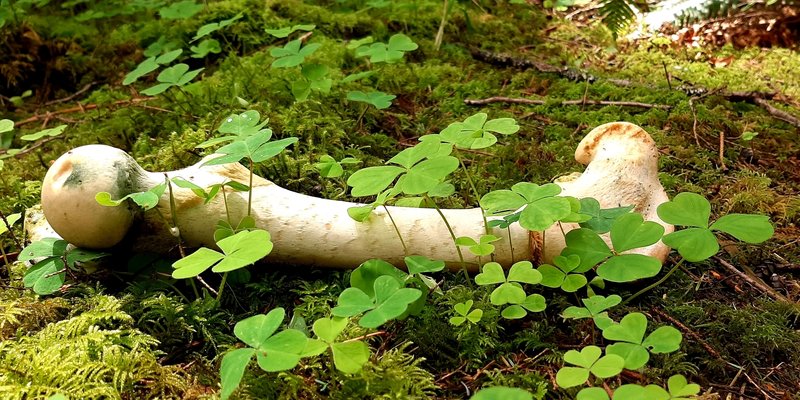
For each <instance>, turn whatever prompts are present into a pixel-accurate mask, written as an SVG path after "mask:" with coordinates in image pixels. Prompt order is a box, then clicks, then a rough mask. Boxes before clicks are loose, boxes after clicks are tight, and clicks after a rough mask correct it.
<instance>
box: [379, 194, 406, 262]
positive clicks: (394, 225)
mask: <svg viewBox="0 0 800 400" xmlns="http://www.w3.org/2000/svg"><path fill="white" fill-rule="evenodd" d="M383 209H384V210H386V215H388V216H389V221H392V226H393V227H394V231H395V232H397V238H398V239H400V244H402V245H403V254H405V255H406V256H408V247H406V242H405V241H404V240H403V235H401V234H400V228H398V227H397V223H396V222H394V218H392V213H390V212H389V207H386V204H384V205H383Z"/></svg>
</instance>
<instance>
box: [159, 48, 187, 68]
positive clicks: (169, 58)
mask: <svg viewBox="0 0 800 400" xmlns="http://www.w3.org/2000/svg"><path fill="white" fill-rule="evenodd" d="M181 53H183V49H175V50H172V51H168V52H166V53H164V54H162V55H160V56H158V57H156V59H155V62H156V64H161V65H165V64H169V63H171V62H173V61H175V59H176V58H178V56H179V55H181Z"/></svg>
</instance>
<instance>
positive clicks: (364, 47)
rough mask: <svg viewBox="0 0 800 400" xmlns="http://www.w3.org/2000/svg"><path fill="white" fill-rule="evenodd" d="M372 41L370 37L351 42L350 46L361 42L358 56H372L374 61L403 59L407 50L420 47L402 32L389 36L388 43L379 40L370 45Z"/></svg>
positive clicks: (357, 51) (387, 61) (391, 61)
mask: <svg viewBox="0 0 800 400" xmlns="http://www.w3.org/2000/svg"><path fill="white" fill-rule="evenodd" d="M367 39H368V40H367ZM371 41H372V38H371V37H368V38H365V39H362V41H358V42H351V44H350V46H353V45H354V44H355V43H358V44H361V46H359V47H358V48H357V49H356V57H367V56H368V57H369V58H370V59H369V61H370V62H372V63H379V62H386V63H394V62H397V61H399V60H401V59H402V58H403V55H405V53H406V52H408V51H412V50H416V49H417V47H418V46H417V44H416V43H414V41H412V40H411V38H409V37H408V36H406V35H404V34H402V33H398V34H395V35H392V37H390V38H389V43H388V44H384V43H381V42H378V43H372V44H370V45H368V44H369V43H371ZM362 42H363V43H362ZM350 46H348V47H350Z"/></svg>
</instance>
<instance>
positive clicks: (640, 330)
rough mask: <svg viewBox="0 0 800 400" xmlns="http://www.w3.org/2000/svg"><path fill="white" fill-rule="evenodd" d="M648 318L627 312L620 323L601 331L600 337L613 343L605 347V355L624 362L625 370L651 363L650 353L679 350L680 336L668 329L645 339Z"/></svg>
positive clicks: (660, 330) (663, 327)
mask: <svg viewBox="0 0 800 400" xmlns="http://www.w3.org/2000/svg"><path fill="white" fill-rule="evenodd" d="M646 331H647V317H645V315H644V314H642V313H630V314H628V315H626V316H625V317H623V318H622V320H621V321H620V322H619V323H616V324H613V325H611V326H607V327H605V328H604V329H603V337H604V338H606V339H608V340H613V341H616V342H617V343H614V344H612V345H609V346H608V347H606V353H608V354H616V355H618V356H620V357H622V358H624V359H625V368H627V369H630V370H636V369H639V368H642V367H644V365H645V364H647V361H649V360H650V353H653V354H659V353H671V352H673V351H675V350H678V348H679V347H680V344H681V340H682V339H683V336H682V335H681V333H680V331H678V330H677V329H675V328H673V327H671V326H662V327H660V328H658V329H656V330H655V331H653V332H652V333H650V334H649V335H647V337H646V338H645V336H644V335H645V333H646Z"/></svg>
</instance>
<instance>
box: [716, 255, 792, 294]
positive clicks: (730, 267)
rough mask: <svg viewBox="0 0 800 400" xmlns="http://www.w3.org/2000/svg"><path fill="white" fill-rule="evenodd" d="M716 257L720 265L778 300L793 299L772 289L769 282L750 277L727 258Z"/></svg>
mask: <svg viewBox="0 0 800 400" xmlns="http://www.w3.org/2000/svg"><path fill="white" fill-rule="evenodd" d="M714 259H715V260H717V262H719V263H720V265H722V266H723V267H725V268H726V269H728V270H729V271H731V272H733V273H734V274H735V275H736V276H738V277H739V278H742V279H744V280H745V281H746V282H747V283H749V284H751V285H752V286H754V287H756V288H757V289H759V290H761V291H762V292H764V293H766V294H767V295H769V296H770V297H772V298H773V299H775V300H778V301H783V302H786V303H791V301H790V300H789V299H787V298H786V296H784V295H782V294H780V293H778V292H776V291H775V290H774V289H772V288H771V287H769V286H767V284H765V283H764V282H761V281H760V280H756V279H754V278H752V277H750V276H749V275H747V274H745V273H744V272H742V271H739V269H738V268H736V267H734V266H733V264H731V263H729V262H727V261H725V260H723V259H721V258H719V257H716V256H714Z"/></svg>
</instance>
